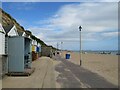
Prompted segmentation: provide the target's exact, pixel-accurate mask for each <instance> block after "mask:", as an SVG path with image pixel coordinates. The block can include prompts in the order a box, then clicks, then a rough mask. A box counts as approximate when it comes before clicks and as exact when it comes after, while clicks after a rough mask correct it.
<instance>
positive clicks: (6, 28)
mask: <svg viewBox="0 0 120 90" xmlns="http://www.w3.org/2000/svg"><path fill="white" fill-rule="evenodd" d="M13 26H14V25H13V24H12V23H11V24H9V25H7V26H4V27H3V28H4V30H5V32H6V34H7V33H8V32H9V31H10V30H11V29H12V27H13Z"/></svg>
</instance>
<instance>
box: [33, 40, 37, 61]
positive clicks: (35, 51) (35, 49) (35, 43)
mask: <svg viewBox="0 0 120 90" xmlns="http://www.w3.org/2000/svg"><path fill="white" fill-rule="evenodd" d="M37 59H38V54H37V41H36V40H32V61H34V60H37Z"/></svg>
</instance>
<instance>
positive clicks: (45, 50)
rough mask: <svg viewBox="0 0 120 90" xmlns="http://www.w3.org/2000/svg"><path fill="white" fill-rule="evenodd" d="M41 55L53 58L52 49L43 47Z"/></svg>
mask: <svg viewBox="0 0 120 90" xmlns="http://www.w3.org/2000/svg"><path fill="white" fill-rule="evenodd" d="M41 55H42V56H47V57H52V48H51V47H41Z"/></svg>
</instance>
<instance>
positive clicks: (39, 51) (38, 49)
mask: <svg viewBox="0 0 120 90" xmlns="http://www.w3.org/2000/svg"><path fill="white" fill-rule="evenodd" d="M37 52H38V57H40V56H41V44H40V43H38V45H37Z"/></svg>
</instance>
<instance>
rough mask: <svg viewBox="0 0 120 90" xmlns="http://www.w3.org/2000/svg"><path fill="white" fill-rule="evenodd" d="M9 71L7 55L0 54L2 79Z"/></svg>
mask: <svg viewBox="0 0 120 90" xmlns="http://www.w3.org/2000/svg"><path fill="white" fill-rule="evenodd" d="M7 72H8V62H7V56H3V55H0V79H1V78H2V76H4V75H5V74H6V73H7Z"/></svg>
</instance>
